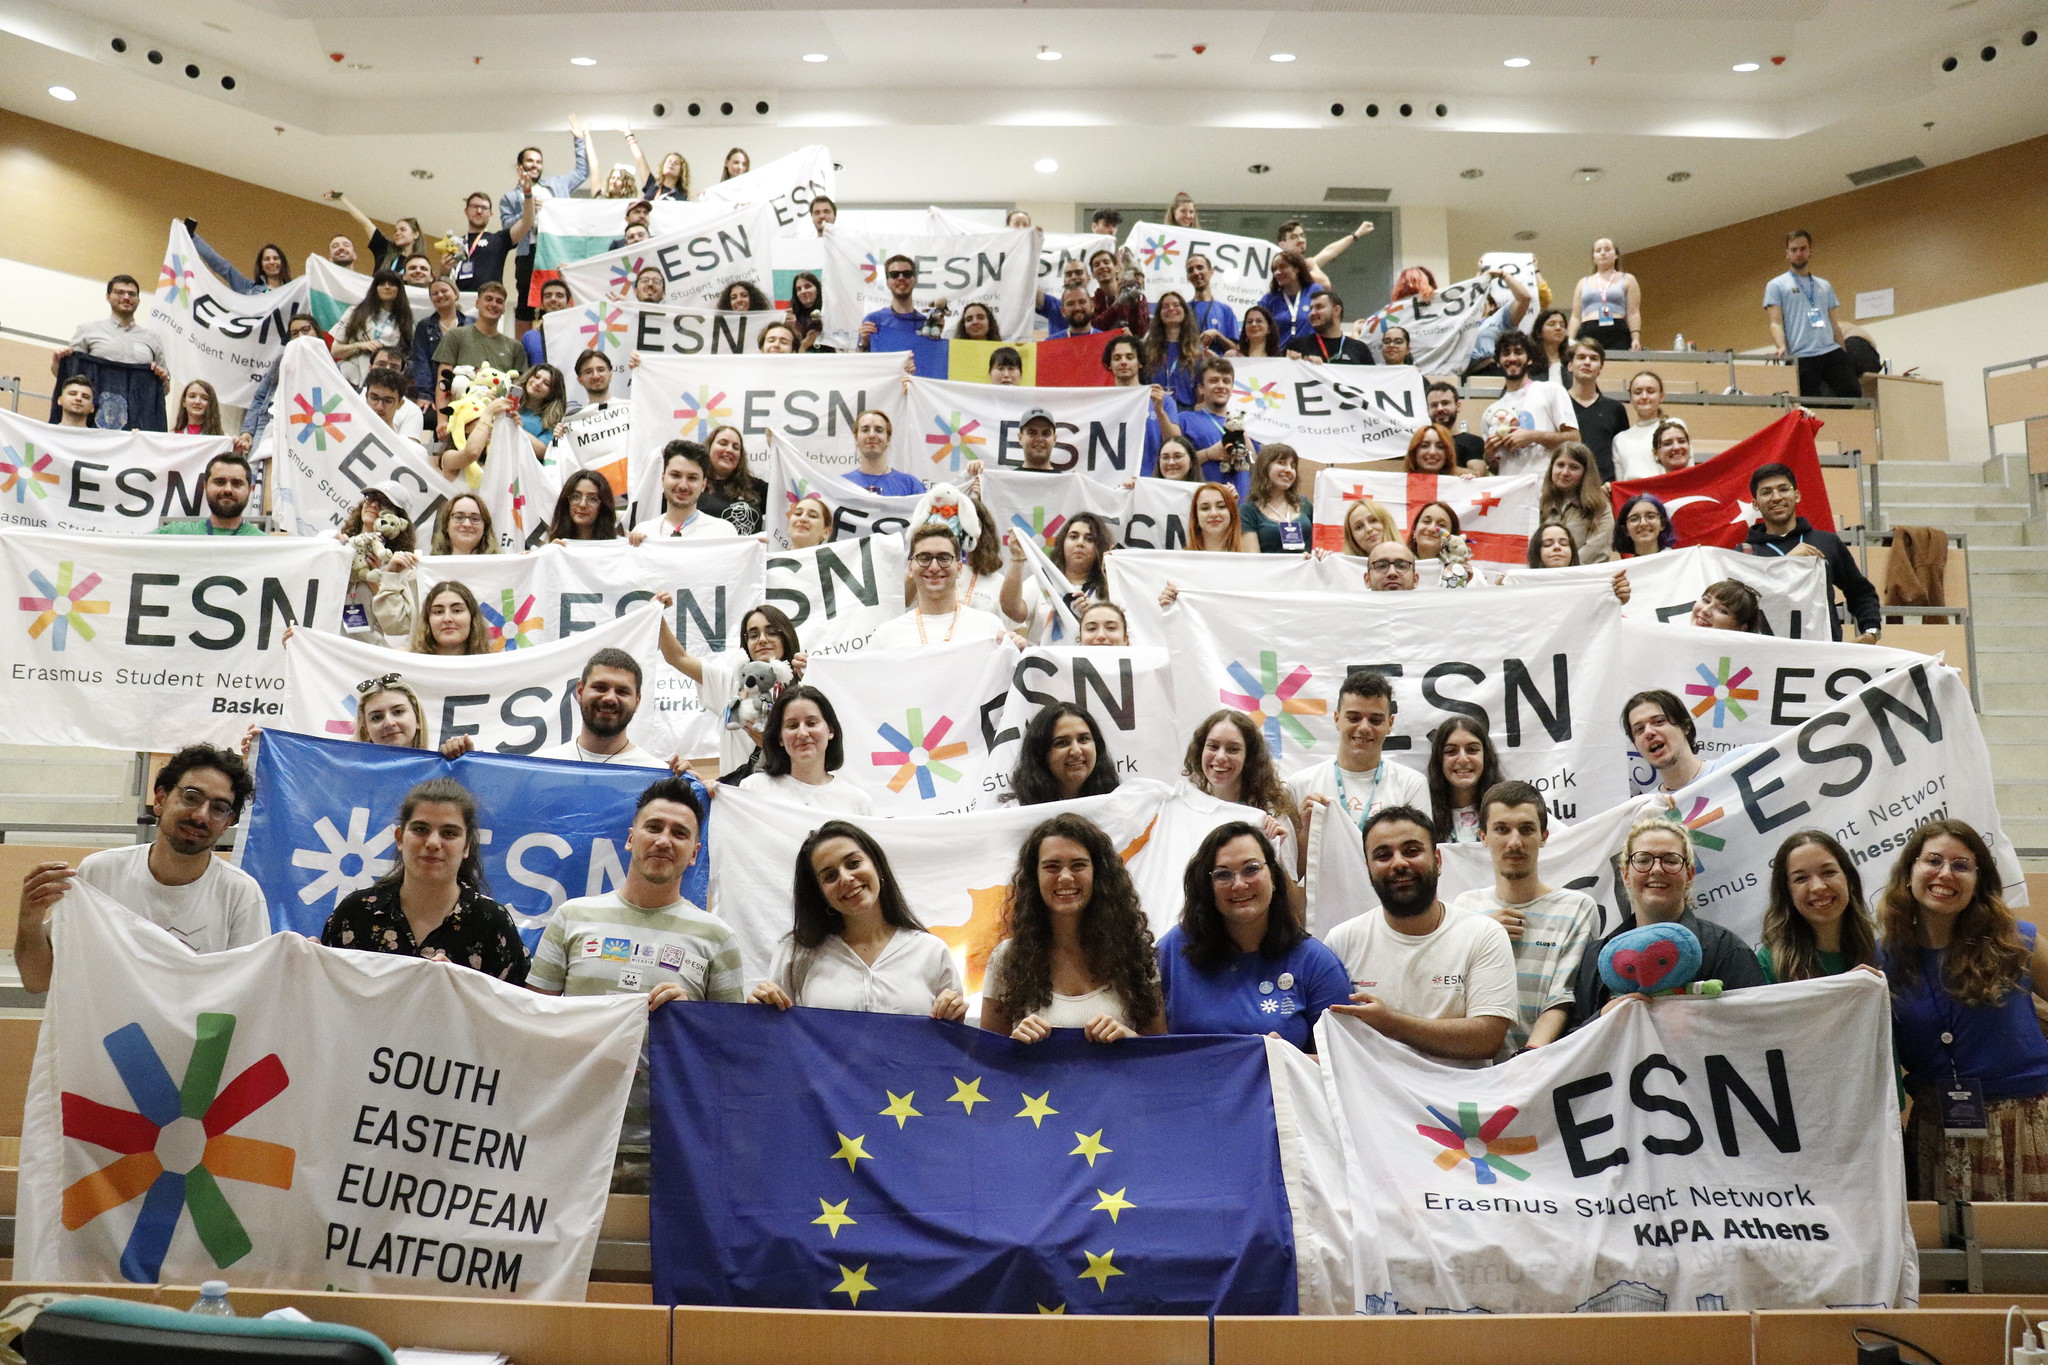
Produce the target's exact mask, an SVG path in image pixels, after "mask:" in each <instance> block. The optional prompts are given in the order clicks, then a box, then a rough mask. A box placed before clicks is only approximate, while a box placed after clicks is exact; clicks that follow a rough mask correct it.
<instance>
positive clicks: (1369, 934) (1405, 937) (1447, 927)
mask: <svg viewBox="0 0 2048 1365" xmlns="http://www.w3.org/2000/svg"><path fill="white" fill-rule="evenodd" d="M1323 941H1324V943H1325V944H1326V945H1327V946H1328V947H1329V949H1330V951H1331V952H1333V953H1335V954H1336V955H1337V956H1338V958H1340V959H1341V960H1342V961H1343V963H1344V970H1345V971H1346V972H1348V973H1350V975H1351V987H1352V989H1353V990H1358V991H1364V992H1365V993H1366V994H1368V995H1370V996H1372V997H1373V999H1375V1000H1378V1001H1379V1002H1380V1003H1382V1004H1384V1005H1386V1006H1388V1007H1389V1008H1391V1009H1395V1010H1399V1011H1400V1012H1401V1013H1402V1014H1409V1015H1413V1016H1415V1017H1416V1018H1418V1019H1476V1018H1490V1019H1505V1020H1507V1021H1508V1026H1509V1027H1510V1028H1513V1027H1514V1025H1515V1023H1516V1021H1517V1020H1518V1019H1519V1018H1520V1017H1521V1010H1520V1000H1519V997H1518V994H1517V992H1516V989H1515V951H1514V946H1513V944H1512V943H1511V941H1510V940H1509V938H1508V931H1507V930H1505V929H1503V928H1501V927H1500V925H1498V924H1496V923H1495V922H1494V921H1493V920H1491V919H1488V918H1486V917H1485V916H1484V915H1474V914H1472V913H1470V912H1468V911H1464V910H1459V909H1455V908H1453V907H1451V906H1445V907H1444V917H1443V921H1442V922H1441V923H1439V924H1438V925H1437V927H1436V928H1435V929H1434V930H1433V931H1431V932H1430V933H1427V934H1404V933H1402V932H1401V931H1400V930H1398V929H1395V928H1393V927H1392V926H1391V925H1389V924H1388V923H1387V912H1386V911H1384V910H1379V909H1375V910H1370V911H1367V912H1366V913H1365V914H1363V915H1358V916H1355V917H1353V918H1351V919H1348V920H1345V921H1344V922H1343V923H1342V924H1340V925H1338V926H1337V927H1336V928H1335V929H1332V930H1331V931H1330V933H1329V936H1328V937H1327V938H1326V939H1324V940H1323ZM1437 1060H1438V1061H1443V1062H1448V1063H1450V1064H1451V1065H1453V1066H1466V1067H1479V1066H1485V1065H1486V1060H1485V1059H1480V1060H1472V1061H1467V1060H1463V1059H1459V1058H1451V1057H1439V1058H1438V1059H1437Z"/></svg>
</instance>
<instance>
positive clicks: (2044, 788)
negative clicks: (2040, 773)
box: [1992, 777, 2048, 819]
mask: <svg viewBox="0 0 2048 1365" xmlns="http://www.w3.org/2000/svg"><path fill="white" fill-rule="evenodd" d="M1992 787H1993V789H1994V790H1995V791H1996V794H1997V800H1998V814H1999V818H2000V819H2048V778H2044V777H2010V778H1999V779H1998V780H1997V781H1995V782H1993V783H1992Z"/></svg>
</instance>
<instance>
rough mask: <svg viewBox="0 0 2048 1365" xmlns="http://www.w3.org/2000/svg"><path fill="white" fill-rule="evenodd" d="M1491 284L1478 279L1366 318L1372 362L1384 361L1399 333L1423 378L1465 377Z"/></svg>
mask: <svg viewBox="0 0 2048 1365" xmlns="http://www.w3.org/2000/svg"><path fill="white" fill-rule="evenodd" d="M1492 283H1493V282H1492V280H1490V279H1488V278H1487V277H1486V276H1484V275H1475V276H1473V277H1472V278H1471V279H1469V280H1459V281H1458V282H1457V283H1456V284H1449V285H1445V286H1444V287H1443V288H1442V289H1439V290H1437V291H1436V293H1435V294H1433V295H1431V296H1430V300H1429V302H1427V303H1424V302H1423V301H1422V298H1421V296H1420V295H1418V294H1410V295H1409V296H1408V297H1407V298H1405V299H1399V300H1396V301H1395V302H1393V303H1390V304H1388V305H1387V306H1386V307H1385V308H1382V309H1380V311H1379V312H1377V313H1374V314H1373V315H1372V316H1371V317H1369V318H1367V319H1366V320H1365V325H1364V326H1362V327H1361V328H1359V331H1358V334H1359V337H1360V338H1361V339H1362V340H1363V341H1364V342H1365V344H1366V345H1368V346H1370V347H1371V348H1372V356H1373V359H1374V360H1379V359H1380V358H1381V357H1382V355H1383V354H1384V353H1383V351H1382V349H1381V347H1382V343H1383V342H1384V341H1385V340H1386V334H1387V329H1388V328H1390V327H1399V328H1400V329H1401V330H1403V331H1405V332H1406V333H1408V345H1409V348H1410V349H1409V357H1408V363H1409V364H1410V365H1413V366H1414V367H1415V368H1416V369H1418V370H1420V371H1422V373H1424V374H1430V375H1437V374H1450V375H1458V374H1463V373H1464V372H1465V364H1466V361H1467V360H1468V359H1469V358H1470V356H1471V354H1472V342H1473V339H1474V338H1476V337H1477V336H1478V335H1479V328H1480V326H1481V325H1482V324H1484V323H1485V321H1486V292H1487V289H1488V287H1489V286H1490V285H1491V284H1492ZM1523 321H1524V322H1528V321H1531V319H1530V318H1526V317H1525V318H1523Z"/></svg>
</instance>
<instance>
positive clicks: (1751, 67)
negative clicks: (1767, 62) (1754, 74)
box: [1735, 62, 1763, 71]
mask: <svg viewBox="0 0 2048 1365" xmlns="http://www.w3.org/2000/svg"><path fill="white" fill-rule="evenodd" d="M1735 69H1736V70H1737V71H1761V70H1762V69H1763V63H1762V62H1737V63H1736V64H1735Z"/></svg>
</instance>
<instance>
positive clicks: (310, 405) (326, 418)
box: [291, 384, 352, 451]
mask: <svg viewBox="0 0 2048 1365" xmlns="http://www.w3.org/2000/svg"><path fill="white" fill-rule="evenodd" d="M292 402H293V403H295V404H297V405H298V409H299V410H298V411H297V412H295V413H292V414H291V424H292V425H293V426H295V427H297V428H298V429H299V435H298V442H299V444H300V445H304V444H305V443H306V442H307V440H308V439H311V440H312V441H313V442H314V443H315V448H316V449H319V450H322V451H324V450H326V449H327V443H328V442H329V441H332V442H334V443H335V444H336V445H340V444H341V442H342V438H343V436H344V434H345V433H344V432H343V431H342V429H341V424H342V423H344V422H346V421H348V420H349V418H350V417H351V415H352V414H349V413H346V412H341V411H339V410H338V409H339V408H340V407H341V395H340V394H338V393H337V394H334V395H333V396H332V397H329V396H327V395H326V394H324V393H323V392H322V391H321V388H320V386H319V385H318V384H315V385H314V386H313V393H312V397H311V399H310V400H309V399H308V398H307V396H306V395H305V394H303V393H295V394H293V395H292Z"/></svg>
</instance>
